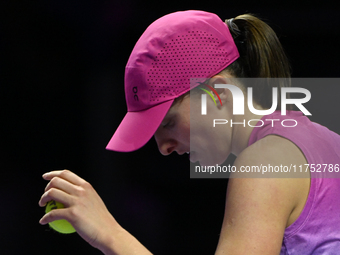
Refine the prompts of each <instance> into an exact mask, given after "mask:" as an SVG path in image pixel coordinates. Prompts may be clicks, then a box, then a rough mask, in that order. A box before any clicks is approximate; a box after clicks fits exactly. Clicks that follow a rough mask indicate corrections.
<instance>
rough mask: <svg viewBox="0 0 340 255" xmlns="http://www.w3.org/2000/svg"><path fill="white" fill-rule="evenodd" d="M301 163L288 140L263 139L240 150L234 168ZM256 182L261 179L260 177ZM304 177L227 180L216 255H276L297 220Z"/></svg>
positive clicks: (304, 189)
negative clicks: (290, 226) (286, 230)
mask: <svg viewBox="0 0 340 255" xmlns="http://www.w3.org/2000/svg"><path fill="white" fill-rule="evenodd" d="M269 163H270V164H271V165H280V164H283V165H287V164H288V163H289V164H291V163H293V164H298V163H302V164H303V163H305V158H304V156H303V154H302V153H301V152H300V151H299V149H298V148H297V147H296V146H295V145H294V144H293V143H291V142H290V141H288V140H286V139H284V138H281V137H275V136H268V137H266V138H263V139H262V140H260V141H258V142H256V143H255V144H253V145H252V146H250V147H248V148H247V149H245V150H244V151H243V152H242V153H241V155H239V157H238V158H237V159H236V161H235V166H236V167H237V169H239V168H240V166H247V165H248V166H254V165H255V166H256V165H258V166H259V165H260V164H269ZM257 177H261V174H260V175H259V176H257ZM308 191H309V179H308V178H305V179H304V178H254V176H253V178H231V179H230V180H229V183H228V190H227V201H226V209H225V215H224V221H223V225H222V230H221V235H220V239H219V243H218V247H217V250H216V255H222V254H233V255H238V254H254V255H257V254H261V255H266V254H268V255H269V254H271V255H272V254H279V253H280V250H281V246H282V240H283V235H284V231H285V228H286V227H287V226H289V225H290V224H291V223H292V222H294V220H296V218H297V217H298V216H299V214H300V213H299V212H300V211H302V209H303V206H304V203H305V200H306V198H307V196H308Z"/></svg>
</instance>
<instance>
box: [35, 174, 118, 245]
mask: <svg viewBox="0 0 340 255" xmlns="http://www.w3.org/2000/svg"><path fill="white" fill-rule="evenodd" d="M43 178H44V179H45V180H47V181H49V183H48V184H47V186H46V188H45V193H44V194H43V195H42V196H41V199H40V201H39V205H40V206H41V207H43V206H45V205H46V203H47V202H49V201H50V200H56V201H58V202H60V203H62V204H64V206H65V208H63V209H55V210H52V211H50V212H49V213H47V214H45V215H44V216H43V217H42V218H41V219H40V224H42V225H45V224H47V223H49V222H52V221H54V220H59V219H66V220H67V221H69V222H70V223H71V224H72V226H73V227H74V228H75V229H76V231H77V233H78V234H79V235H80V236H81V237H82V238H83V239H84V240H85V241H87V242H88V243H89V244H91V245H92V246H93V247H95V248H98V249H100V250H102V251H103V250H105V249H106V248H107V247H105V246H107V245H110V244H107V242H109V240H110V237H112V236H117V235H118V233H119V231H120V230H121V227H120V226H119V224H118V223H117V222H116V220H115V219H114V218H113V216H112V215H111V214H110V213H109V211H108V210H107V208H106V206H105V204H104V203H103V201H102V199H101V198H100V197H99V195H98V194H97V192H96V191H95V190H94V189H93V187H92V186H91V184H90V183H88V182H86V181H85V180H83V179H82V178H80V177H79V176H77V175H76V174H74V173H72V172H70V171H68V170H62V171H52V172H49V173H46V174H44V175H43Z"/></svg>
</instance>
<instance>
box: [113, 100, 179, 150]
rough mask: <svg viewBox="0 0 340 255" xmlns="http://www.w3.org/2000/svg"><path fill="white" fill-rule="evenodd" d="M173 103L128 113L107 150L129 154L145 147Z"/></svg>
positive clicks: (169, 102) (170, 101) (168, 102)
mask: <svg viewBox="0 0 340 255" xmlns="http://www.w3.org/2000/svg"><path fill="white" fill-rule="evenodd" d="M173 101H174V100H173V99H172V100H169V101H166V102H164V103H162V104H159V105H156V106H154V107H151V108H149V109H147V110H144V111H139V112H127V114H126V115H125V117H124V119H123V120H122V122H121V123H120V125H119V127H118V128H117V130H116V132H115V133H114V135H113V136H112V138H111V140H110V142H109V143H108V145H107V146H106V149H107V150H113V151H120V152H129V151H134V150H137V149H139V148H141V147H143V146H144V145H145V144H146V143H147V142H148V141H149V140H150V139H151V137H152V136H153V135H154V133H155V132H156V130H157V128H158V127H159V125H160V124H161V122H162V120H163V119H164V117H165V115H166V113H167V112H168V110H169V109H170V107H171V105H172V103H173Z"/></svg>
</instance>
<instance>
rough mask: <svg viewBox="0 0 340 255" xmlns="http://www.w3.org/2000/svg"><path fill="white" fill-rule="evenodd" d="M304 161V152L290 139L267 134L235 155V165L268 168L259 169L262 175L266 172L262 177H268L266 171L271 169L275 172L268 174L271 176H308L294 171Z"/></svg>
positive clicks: (304, 162)
mask: <svg viewBox="0 0 340 255" xmlns="http://www.w3.org/2000/svg"><path fill="white" fill-rule="evenodd" d="M306 163H307V161H306V158H305V156H304V154H303V153H302V151H301V150H300V149H299V147H297V146H296V145H295V144H294V143H293V142H292V141H290V140H288V139H286V138H284V137H281V136H277V135H268V136H266V137H264V138H262V139H260V140H258V141H257V142H255V143H254V144H252V145H251V146H249V147H247V148H246V149H245V150H243V151H242V153H241V154H240V155H239V156H238V157H237V159H236V161H235V166H242V165H248V166H261V165H262V166H264V168H262V169H261V170H268V171H267V172H265V171H263V172H262V171H261V173H262V174H263V175H264V174H266V176H263V177H269V176H270V175H268V173H269V170H271V171H272V172H273V173H275V175H272V176H270V177H273V178H276V177H284V178H297V177H298V178H304V177H306V178H308V177H309V174H308V173H305V174H304V173H302V174H300V175H299V172H298V171H296V169H297V167H298V166H299V165H301V164H306ZM265 167H267V168H265ZM270 167H272V168H270ZM269 168H270V169H269ZM278 173H282V174H278Z"/></svg>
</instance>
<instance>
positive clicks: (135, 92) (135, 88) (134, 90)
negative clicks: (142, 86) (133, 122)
mask: <svg viewBox="0 0 340 255" xmlns="http://www.w3.org/2000/svg"><path fill="white" fill-rule="evenodd" d="M132 92H133V94H134V95H133V99H134V100H135V101H139V99H138V95H137V92H138V88H137V87H133V88H132Z"/></svg>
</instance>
